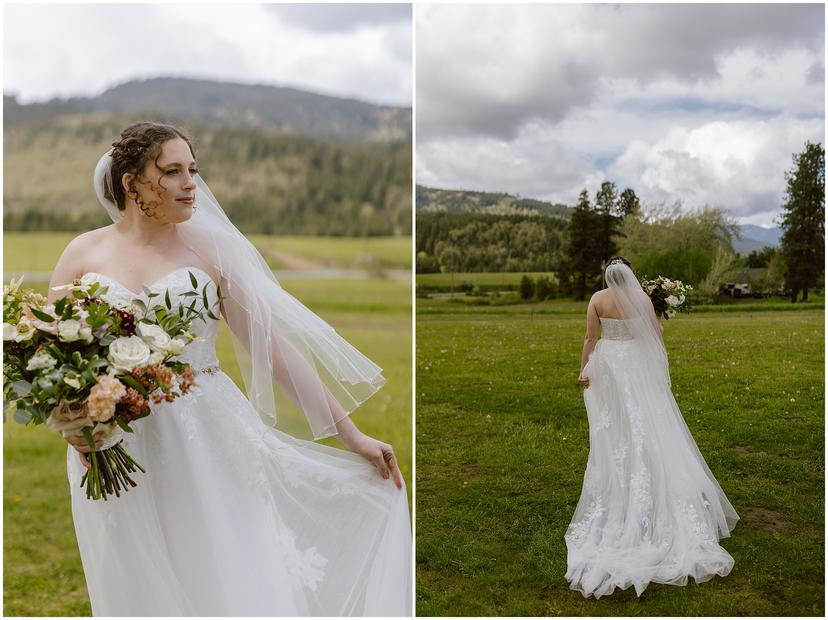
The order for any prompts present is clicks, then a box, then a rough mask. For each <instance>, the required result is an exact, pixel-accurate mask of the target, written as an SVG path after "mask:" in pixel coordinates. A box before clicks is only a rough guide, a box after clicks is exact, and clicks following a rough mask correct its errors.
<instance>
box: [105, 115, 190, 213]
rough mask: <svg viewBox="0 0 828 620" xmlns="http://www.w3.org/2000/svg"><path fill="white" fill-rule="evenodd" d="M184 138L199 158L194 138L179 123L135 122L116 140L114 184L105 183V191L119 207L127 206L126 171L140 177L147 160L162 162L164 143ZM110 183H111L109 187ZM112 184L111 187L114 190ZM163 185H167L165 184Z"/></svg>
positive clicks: (113, 167) (113, 144) (107, 196)
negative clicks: (123, 179) (124, 180)
mask: <svg viewBox="0 0 828 620" xmlns="http://www.w3.org/2000/svg"><path fill="white" fill-rule="evenodd" d="M176 138H181V139H182V140H184V141H185V142H186V143H187V146H189V147H190V153H192V155H193V158H195V149H194V148H193V141H192V140H191V139H190V137H189V136H188V135H187V134H186V133H184V131H182V130H181V129H179V128H178V127H174V126H173V125H165V124H163V123H150V122H143V123H135V124H134V125H130V126H129V127H127V128H126V129H124V130H123V131H122V132H121V138H120V139H119V140H116V141H115V142H113V143H112V168H111V171H110V174H111V175H112V178H111V185H109V184H106V183H105V184H104V186H105V189H104V195H105V196H106V198H107V199H108V200H111V201H112V202H114V203H115V204H116V205H117V206H118V209H119V210H121V211H123V210H124V209H126V192H125V191H124V186H123V184H122V183H121V179H122V178H123V176H124V174H126V173H130V174H133V175H135V178H136V179H137V178H139V177H140V176H141V174H142V173H143V172H144V167H145V166H146V165H147V162H149V161H154V162H155V165H156V166H158V158H159V157H160V156H161V145H163V144H164V143H165V142H167V141H169V140H174V139H176ZM107 185H109V187H107ZM110 187H111V191H110ZM162 188H163V186H162Z"/></svg>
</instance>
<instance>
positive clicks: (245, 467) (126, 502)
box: [68, 267, 412, 616]
mask: <svg viewBox="0 0 828 620" xmlns="http://www.w3.org/2000/svg"><path fill="white" fill-rule="evenodd" d="M188 270H189V271H192V272H193V274H194V275H195V276H196V277H197V279H198V280H199V289H201V287H202V286H203V284H204V283H205V282H208V281H209V282H212V280H211V279H210V278H209V276H208V275H207V274H206V273H205V272H203V271H202V270H200V269H197V268H195V267H190V268H180V269H178V270H176V271H174V272H172V273H170V274H168V275H167V276H165V277H164V278H162V279H161V280H159V281H158V282H156V283H154V284H153V285H152V286H151V287H150V288H151V289H152V290H154V291H156V292H161V293H163V292H164V289H166V288H169V289H170V294H171V298H172V297H173V295H174V294H177V293H181V292H184V291H187V290H190V283H189V275H188V273H187V272H188ZM95 275H97V276H98V278H99V280H100V281H101V284H104V285H107V286H108V287H109V291H108V292H107V293H106V294H104V297H105V298H106V299H107V300H112V299H123V300H131V299H133V298H135V297H142V298H145V296H143V295H136V294H134V293H133V292H130V291H129V290H127V289H126V288H124V287H123V286H122V285H121V284H119V283H118V282H116V281H114V280H112V279H111V278H108V277H106V276H103V275H100V274H95ZM208 294H209V295H210V296H211V297H212V299H215V295H216V287H215V283H213V284H212V285H211V286H208ZM212 299H211V302H212ZM174 303H175V302H174ZM217 330H218V321H213V320H210V319H208V320H207V323H206V324H205V323H203V322H202V321H196V322H195V323H193V331H195V332H196V333H197V334H198V335H199V336H201V337H202V338H203V340H200V341H196V342H194V343H193V344H191V345H190V346H189V347H188V348H187V350H186V352H185V353H184V355H182V356H181V357H180V359H182V360H183V361H187V362H189V363H190V365H191V367H192V368H193V370H194V371H195V372H196V386H195V387H194V388H193V390H192V391H191V392H190V393H189V394H187V395H185V396H182V397H180V398H178V399H177V400H175V401H174V402H172V403H162V404H160V405H152V408H153V414H152V415H151V416H149V417H147V418H144V419H141V420H138V421H136V422H135V424H134V425H133V428H134V429H135V432H134V434H130V435H127V437H126V439H125V440H124V446H125V448H126V450H127V452H128V453H129V454H130V455H132V456H133V457H134V458H135V459H136V460H137V461H138V462H139V463H140V464H141V465H142V466H143V467H144V468H145V469H146V470H147V473H146V474H141V473H140V472H138V473H137V474H136V476H137V478H135V480H136V482H137V483H138V486H137V487H135V488H132V489H130V490H129V491H128V492H127V493H125V494H122V495H121V497H120V498H116V497H112V498H110V499H109V500H108V501H103V500H97V501H93V500H89V499H87V498H86V495H85V492H84V491H83V489H82V488H81V487H80V481H81V477H82V475H83V473H84V471H85V470H84V468H83V467H82V465H81V463H80V460H79V458H78V453H77V452H76V451H75V450H74V448H72V447H69V449H68V471H69V481H70V484H71V494H72V513H73V518H74V522H75V530H76V533H77V539H78V546H79V548H80V554H81V559H82V561H83V568H84V573H85V575H86V583H87V588H88V591H89V598H90V600H91V603H92V611H93V613H94V615H96V616H98V615H102V616H124V615H128V616H285V615H287V616H310V615H317V616H319V615H324V616H372V615H373V616H408V615H410V614H411V609H412V606H411V587H412V586H411V528H410V522H409V513H408V500H407V497H406V493H405V490H404V489H403V490H398V489H397V488H396V487H395V486H394V484H393V482H392V481H391V480H383V479H382V478H381V477H380V475H379V474H378V473H377V472H376V469H375V468H374V467H373V466H372V465H370V464H369V463H368V462H367V461H365V460H364V459H362V458H361V457H359V456H357V455H354V454H352V453H350V452H346V451H343V450H337V449H334V448H330V447H327V446H324V445H320V444H315V443H312V442H307V441H301V440H298V439H295V438H293V437H291V436H289V435H286V434H284V433H282V432H279V431H277V430H275V429H273V428H270V427H268V426H266V425H265V424H263V423H262V422H261V421H260V419H259V416H258V414H257V412H256V411H255V410H254V409H253V407H252V406H251V404H250V402H249V401H248V400H247V398H246V397H245V396H244V395H243V394H242V392H240V391H239V389H238V388H237V387H236V385H235V383H234V382H233V381H232V380H231V379H230V378H229V377H228V376H227V375H226V374H224V373H223V372H221V371H220V370H218V359H217V357H216V351H215V341H216V333H217Z"/></svg>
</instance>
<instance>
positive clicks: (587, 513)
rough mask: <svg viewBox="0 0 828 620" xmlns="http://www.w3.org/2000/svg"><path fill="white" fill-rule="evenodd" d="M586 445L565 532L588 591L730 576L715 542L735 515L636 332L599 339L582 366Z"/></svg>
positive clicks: (572, 571)
mask: <svg viewBox="0 0 828 620" xmlns="http://www.w3.org/2000/svg"><path fill="white" fill-rule="evenodd" d="M583 374H584V375H585V376H588V377H589V379H590V387H589V388H587V389H585V390H584V402H585V405H586V410H587V415H588V417H589V441H590V451H589V459H588V462H587V468H586V473H585V475H584V484H583V489H582V492H581V497H580V500H579V502H578V506H577V508H576V510H575V515H574V516H573V518H572V522H571V523H570V525H569V528H568V530H567V534H566V537H565V539H566V545H567V571H566V579H567V580H568V581H569V582H570V587H571V588H572V589H573V590H578V591H580V592H581V593H582V594H583V595H584V596H585V597H588V596H594V597H596V598H600V597H601V596H605V595H607V594H611V593H612V592H613V591H614V590H615V588H621V589H626V588H628V587H630V586H633V587H634V588H635V591H636V593H637V594H638V595H639V596H640V595H641V593H642V592H643V591H644V589H645V588H646V587H647V585H648V584H649V583H651V582H655V583H663V584H672V585H686V584H687V580H688V578H689V577H693V579H694V580H695V581H696V582H703V581H707V580H709V579H711V578H712V577H713V575H720V576H725V575H727V574H728V573H729V572H730V570H731V569H732V567H733V558H732V557H731V556H730V554H729V553H728V552H727V551H725V549H724V548H722V547H721V546H720V545H719V539H720V538H722V537H726V536H728V535H729V534H730V531H731V530H732V529H733V527H734V526H735V524H736V522H737V521H738V519H739V517H738V515H737V514H736V511H735V510H734V509H733V507H732V506H731V505H730V502H728V500H727V497H725V494H724V492H723V491H722V489H721V487H720V486H719V484H718V483H717V482H716V479H715V478H714V477H713V474H712V473H711V472H710V469H709V468H708V467H707V464H706V463H705V461H704V458H703V457H702V456H701V453H700V452H699V450H698V448H697V446H696V443H695V442H694V441H693V438H692V436H691V435H690V432H689V430H688V429H687V425H686V424H685V423H684V420H683V418H682V417H681V413H680V412H679V409H678V406H677V405H676V402H675V399H674V398H673V395H672V393H671V391H670V389H669V386H667V385H666V384H664V383H663V382H658V381H657V380H655V379H653V378H652V377H651V376H650V375H649V373H648V372H647V371H646V367H645V364H644V363H643V360H640V359H637V356H636V353H635V348H634V347H633V346H632V344H631V342H630V341H625V340H608V339H601V340H599V342H598V344H597V345H596V347H595V350H594V352H593V353H592V355H591V356H590V359H589V361H588V363H587V365H586V367H585V368H584V372H583Z"/></svg>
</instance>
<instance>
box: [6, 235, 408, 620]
mask: <svg viewBox="0 0 828 620" xmlns="http://www.w3.org/2000/svg"><path fill="white" fill-rule="evenodd" d="M21 237H24V240H21ZM64 237H65V240H63V238H64ZM25 238H28V245H27V243H26V242H25ZM69 238H70V235H64V236H55V235H51V234H50V235H44V234H37V235H33V236H30V235H17V234H14V235H6V236H5V241H6V248H5V251H4V257H5V259H6V260H5V263H4V271H5V272H6V273H10V272H11V273H15V272H16V271H46V270H49V269H51V268H52V267H53V266H54V262H55V260H56V259H57V257H58V256H59V254H60V252H61V251H62V249H63V247H64V246H65V243H66V242H67V241H68V239H69ZM269 242H270V243H273V244H274V246H277V245H278V244H277V243H276V242H274V241H273V240H269ZM324 242H325V240H324V239H319V238H316V239H311V240H304V241H303V243H302V244H299V245H300V246H301V247H304V248H311V249H312V251H313V252H314V254H315V255H317V256H323V255H324V252H323V249H322V248H323V246H324ZM257 243H258V241H257ZM349 244H350V247H351V248H352V249H353V251H352V252H351V254H348V252H346V251H345V250H344V249H343V248H345V247H346V246H348V245H349ZM409 244H410V239H407V238H402V239H399V240H395V241H394V242H392V243H390V245H392V246H394V245H396V246H399V247H402V246H404V245H405V246H407V247H409V248H410V245H409ZM333 245H334V246H335V247H334V250H333V251H332V256H333V257H332V258H331V259H330V260H332V261H344V262H345V263H348V264H354V263H356V262H358V261H359V260H360V258H359V253H360V252H362V251H363V250H364V248H365V246H364V244H363V243H362V240H356V239H355V240H341V239H340V240H337V241H336V242H335V243H334V244H333ZM10 248H18V251H10ZM24 248H27V249H28V252H23V251H22V250H23V249H24ZM33 248H36V250H35V249H33ZM291 251H292V252H293V251H299V250H298V249H296V248H291ZM393 252H396V253H397V254H399V253H400V252H399V251H398V250H393V251H392V253H393ZM409 256H410V255H409ZM398 262H399V263H400V264H401V263H402V261H398ZM31 286H32V288H35V289H36V290H39V291H40V292H42V293H45V292H46V286H47V285H46V283H37V284H32V285H31ZM284 286H285V288H286V289H287V290H288V291H289V292H291V293H292V294H293V295H295V296H296V297H297V298H298V299H299V300H300V301H302V302H303V303H305V304H306V305H308V306H309V307H310V308H311V309H312V310H314V311H315V312H317V313H319V314H320V316H322V317H323V318H324V319H325V320H327V321H328V322H329V323H331V324H332V325H333V326H334V327H335V328H336V329H337V331H338V332H339V333H340V334H341V335H342V336H343V337H344V338H346V339H347V340H348V341H349V342H351V343H352V344H353V345H354V346H355V347H357V348H358V349H359V350H360V351H362V352H363V353H364V354H365V355H367V356H368V357H369V358H371V359H373V360H374V361H375V362H376V363H377V364H379V365H380V366H381V367H382V368H383V369H384V374H385V376H386V378H387V380H388V382H387V384H386V385H385V386H384V387H383V389H382V390H380V391H379V392H378V393H377V394H376V395H374V396H373V397H372V398H370V399H369V400H368V401H367V402H366V403H365V404H364V405H363V406H362V407H360V408H359V409H358V410H357V411H356V412H355V413H354V414H353V415H354V421H355V422H356V423H357V425H358V426H359V427H360V429H361V430H363V431H364V432H366V433H367V434H369V435H372V436H375V437H378V438H381V439H383V440H384V441H388V442H390V443H391V444H393V446H394V448H395V451H396V453H397V456H398V457H399V461H400V467H401V470H402V473H403V477H404V478H405V481H406V485H407V488H408V493H409V500H410V498H411V491H412V478H411V476H412V459H413V455H412V452H411V425H412V411H411V396H412V394H411V346H412V336H411V282H410V280H402V281H396V280H382V279H378V278H373V279H367V280H349V281H344V280H337V281H333V280H307V281H290V282H285V283H284ZM216 346H217V352H218V356H219V359H220V362H221V367H222V369H223V370H224V371H225V372H227V373H228V375H230V376H231V377H232V378H233V380H234V381H236V383H237V384H238V385H239V386H240V387H241V386H242V382H241V378H240V375H239V372H238V367H237V365H236V363H235V354H234V351H233V345H232V341H231V335H230V332H229V330H228V329H227V327H226V326H225V325H224V323H222V325H221V326H220V331H219V337H218V341H217V345H216ZM242 390H243V387H242ZM280 407H292V405H289V404H288V403H286V402H285V401H284V399H283V400H282V402H281V403H280ZM281 410H282V411H283V412H284V408H282V409H281ZM299 415H301V414H299ZM284 430H288V431H290V430H291V429H289V428H287V429H284ZM325 443H329V444H330V445H334V446H337V445H338V444H337V442H336V441H335V440H333V439H329V440H325ZM3 454H4V489H3V505H4V517H3V525H4V534H5V535H4V557H3V567H4V594H3V597H4V598H3V600H4V613H5V615H7V616H29V615H38V616H78V615H81V616H88V615H91V609H90V607H89V601H88V597H87V594H86V585H85V581H84V577H83V569H82V566H81V562H80V556H79V554H78V549H77V543H76V541H75V533H74V528H73V526H72V515H71V508H70V500H69V488H68V485H67V478H66V442H65V441H64V440H63V439H62V438H60V437H59V436H57V435H56V434H54V433H52V432H51V431H49V430H48V429H46V428H44V427H26V426H21V425H18V424H16V423H14V422H13V421H11V420H9V421H8V422H7V423H6V424H5V425H4V432H3Z"/></svg>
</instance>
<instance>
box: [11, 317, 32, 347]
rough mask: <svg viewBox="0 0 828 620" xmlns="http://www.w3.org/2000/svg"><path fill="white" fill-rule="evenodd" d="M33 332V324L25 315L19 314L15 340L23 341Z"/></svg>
mask: <svg viewBox="0 0 828 620" xmlns="http://www.w3.org/2000/svg"><path fill="white" fill-rule="evenodd" d="M34 333H35V328H34V324H33V323H32V322H31V321H30V320H29V319H28V318H26V317H25V316H21V317H20V320H19V321H18V322H17V335H16V336H15V337H14V339H15V340H16V341H17V342H23V341H24V340H28V339H29V338H31V337H32V336H34Z"/></svg>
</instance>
